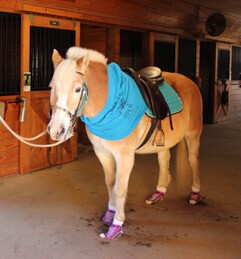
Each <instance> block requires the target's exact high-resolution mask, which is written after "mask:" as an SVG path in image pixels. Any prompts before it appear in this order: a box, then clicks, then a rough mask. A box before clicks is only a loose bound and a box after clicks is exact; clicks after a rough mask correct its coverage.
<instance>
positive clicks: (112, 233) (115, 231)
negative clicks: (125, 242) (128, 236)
mask: <svg viewBox="0 0 241 259" xmlns="http://www.w3.org/2000/svg"><path fill="white" fill-rule="evenodd" d="M120 234H123V229H122V226H120V225H114V224H112V225H111V226H110V227H109V230H108V231H107V232H106V233H101V234H100V237H101V238H106V239H114V238H115V237H117V236H118V235H120Z"/></svg>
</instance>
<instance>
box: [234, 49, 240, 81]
mask: <svg viewBox="0 0 241 259" xmlns="http://www.w3.org/2000/svg"><path fill="white" fill-rule="evenodd" d="M232 80H241V47H233V49H232Z"/></svg>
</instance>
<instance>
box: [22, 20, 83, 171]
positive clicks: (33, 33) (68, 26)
mask: <svg viewBox="0 0 241 259" xmlns="http://www.w3.org/2000/svg"><path fill="white" fill-rule="evenodd" d="M22 26H24V29H23V30H22V40H23V42H22V46H23V47H22V53H26V55H24V57H22V71H21V75H22V76H23V74H24V72H30V73H31V88H30V89H28V87H27V86H24V83H23V82H22V85H21V96H22V97H26V98H27V118H26V121H25V122H24V123H22V124H21V128H20V132H21V134H22V135H25V136H35V135H37V134H38V133H40V132H42V131H43V130H45V129H46V127H47V124H48V122H49V108H50V103H49V97H50V88H49V83H50V80H51V77H52V75H53V65H52V60H51V56H52V51H53V49H54V48H56V49H57V50H58V51H59V52H60V54H61V55H62V56H63V57H64V56H65V52H66V50H67V49H68V48H69V47H71V46H73V45H78V44H79V36H78V35H79V28H80V26H79V23H77V22H73V21H66V20H61V19H56V18H50V17H39V16H31V15H30V16H29V15H23V22H22ZM22 81H23V80H22ZM29 90H30V91H29ZM37 142H38V143H52V141H51V140H50V138H49V136H48V135H45V136H43V137H41V138H40V139H39V140H38V141H37ZM76 142H77V141H76V136H74V137H72V138H71V139H70V140H68V141H66V142H64V143H63V144H61V145H59V146H58V147H53V148H50V149H48V148H32V147H28V146H26V145H24V144H21V146H20V171H21V173H27V172H30V171H34V170H38V169H41V168H46V167H49V166H51V165H56V164H60V163H66V162H69V161H72V160H73V159H74V158H76V155H77V143H76Z"/></svg>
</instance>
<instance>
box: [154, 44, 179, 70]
mask: <svg viewBox="0 0 241 259" xmlns="http://www.w3.org/2000/svg"><path fill="white" fill-rule="evenodd" d="M154 65H155V66H157V67H159V68H160V69H161V70H162V71H168V72H175V43H170V42H161V41H156V42H155V56H154Z"/></svg>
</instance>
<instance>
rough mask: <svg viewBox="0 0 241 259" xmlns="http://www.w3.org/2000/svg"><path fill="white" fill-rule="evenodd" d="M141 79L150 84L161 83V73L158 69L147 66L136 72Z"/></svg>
mask: <svg viewBox="0 0 241 259" xmlns="http://www.w3.org/2000/svg"><path fill="white" fill-rule="evenodd" d="M137 73H138V74H139V75H140V76H141V77H142V78H143V79H145V80H147V81H148V82H150V83H152V84H157V83H159V82H161V81H163V77H162V71H161V69H160V68H159V67H155V66H149V67H144V68H142V69H140V70H139V71H138V72H137Z"/></svg>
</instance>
